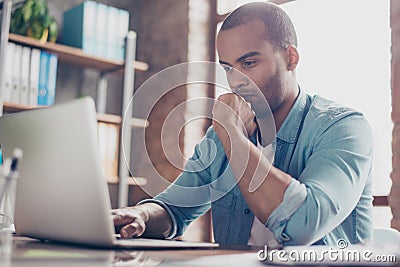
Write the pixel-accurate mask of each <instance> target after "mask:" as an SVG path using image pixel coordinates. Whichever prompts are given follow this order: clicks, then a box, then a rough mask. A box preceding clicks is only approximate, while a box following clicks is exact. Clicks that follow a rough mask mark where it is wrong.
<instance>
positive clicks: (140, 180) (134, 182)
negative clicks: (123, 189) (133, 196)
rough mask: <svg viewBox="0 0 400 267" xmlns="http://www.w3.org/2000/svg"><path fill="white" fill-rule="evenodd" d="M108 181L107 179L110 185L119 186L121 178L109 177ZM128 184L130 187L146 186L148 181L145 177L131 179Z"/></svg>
mask: <svg viewBox="0 0 400 267" xmlns="http://www.w3.org/2000/svg"><path fill="white" fill-rule="evenodd" d="M106 179H107V183H108V184H118V182H119V177H116V176H113V177H111V176H108V177H107V178H106ZM128 184H129V185H146V184H147V179H146V178H143V177H129V178H128Z"/></svg>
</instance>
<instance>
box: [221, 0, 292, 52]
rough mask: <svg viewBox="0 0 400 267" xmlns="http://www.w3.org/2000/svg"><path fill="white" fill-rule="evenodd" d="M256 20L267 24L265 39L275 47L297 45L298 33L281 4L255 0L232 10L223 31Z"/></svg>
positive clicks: (225, 21) (222, 28)
mask: <svg viewBox="0 0 400 267" xmlns="http://www.w3.org/2000/svg"><path fill="white" fill-rule="evenodd" d="M256 20H260V21H262V22H263V23H264V25H265V40H266V41H269V42H271V43H272V45H274V47H275V48H278V47H283V48H286V47H287V46H288V45H294V46H296V47H297V35H296V30H295V28H294V25H293V23H292V21H291V19H290V18H289V16H288V14H286V12H285V11H284V10H283V9H282V8H280V7H279V6H277V5H275V4H273V3H268V2H253V3H248V4H245V5H242V6H240V7H238V8H237V9H235V10H234V11H232V13H230V14H229V15H228V17H226V19H225V20H224V22H223V24H222V27H221V31H225V30H229V29H233V28H235V27H237V26H240V25H244V24H247V23H250V22H253V21H256Z"/></svg>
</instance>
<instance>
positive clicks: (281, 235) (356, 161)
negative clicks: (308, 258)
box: [266, 113, 373, 245]
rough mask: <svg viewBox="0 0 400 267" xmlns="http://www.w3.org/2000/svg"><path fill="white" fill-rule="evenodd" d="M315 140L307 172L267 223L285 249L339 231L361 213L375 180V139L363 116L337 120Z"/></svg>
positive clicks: (327, 126) (325, 127)
mask: <svg viewBox="0 0 400 267" xmlns="http://www.w3.org/2000/svg"><path fill="white" fill-rule="evenodd" d="M312 138H313V139H312V140H313V141H312V150H313V151H312V153H311V155H310V157H309V158H308V159H307V162H306V167H305V169H304V170H303V171H302V173H301V175H300V177H298V178H297V180H298V181H293V180H292V181H291V183H290V185H289V187H288V188H287V190H286V192H285V194H284V198H283V201H282V203H281V204H280V205H279V206H278V207H277V208H276V209H275V210H274V211H273V212H272V213H271V215H270V217H269V218H268V220H267V223H266V226H267V227H268V228H269V229H270V230H271V231H272V232H273V233H274V235H275V237H276V239H277V240H278V242H280V243H282V244H284V245H299V244H301V245H304V244H312V243H313V242H315V241H317V240H319V239H321V238H322V237H324V236H325V235H326V233H329V232H331V231H332V230H333V229H335V228H336V227H337V226H338V225H339V224H340V223H342V222H343V221H344V220H345V219H346V218H347V217H348V216H349V214H350V213H351V212H352V210H353V209H354V208H355V207H356V205H357V203H358V201H359V199H360V197H361V194H362V192H363V189H364V187H365V184H366V182H367V180H368V177H369V176H370V172H371V165H372V154H373V136H372V131H371V128H370V126H369V124H368V122H367V121H366V119H365V118H364V116H363V115H362V114H359V113H352V114H350V115H348V116H342V117H341V118H338V119H335V120H332V123H330V124H325V125H324V126H323V127H321V128H319V129H317V130H316V131H315V135H314V137H312ZM295 178H296V177H295Z"/></svg>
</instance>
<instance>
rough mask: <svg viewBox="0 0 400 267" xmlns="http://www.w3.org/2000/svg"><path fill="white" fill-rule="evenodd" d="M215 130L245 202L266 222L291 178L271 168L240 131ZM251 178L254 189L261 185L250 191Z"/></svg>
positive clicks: (258, 150)
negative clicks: (254, 184) (253, 181)
mask: <svg viewBox="0 0 400 267" xmlns="http://www.w3.org/2000/svg"><path fill="white" fill-rule="evenodd" d="M216 128H217V129H216V133H217V135H218V137H219V139H220V141H221V143H222V145H223V147H224V150H225V152H226V154H227V156H228V159H229V164H230V167H231V169H232V171H233V174H234V175H235V178H236V179H237V180H238V185H239V188H240V191H241V192H242V195H243V197H244V198H245V200H246V203H247V204H248V205H249V207H250V209H251V210H252V211H253V212H254V214H255V215H256V216H257V218H258V219H260V221H261V222H263V223H266V221H267V219H268V217H269V215H270V214H271V213H272V211H273V210H274V209H275V208H276V207H278V205H279V204H280V203H281V202H282V200H283V195H284V193H285V190H286V188H287V187H288V186H289V184H290V181H291V176H290V175H288V174H286V173H284V172H282V171H280V170H279V169H277V168H275V167H273V166H272V163H271V162H269V160H268V159H267V158H266V157H265V156H264V155H263V154H262V152H261V150H260V149H258V148H257V147H256V146H254V145H253V144H252V143H251V142H250V140H249V139H248V138H247V137H246V136H245V135H244V134H243V133H242V132H241V131H240V130H239V129H237V128H235V127H231V128H227V130H225V129H224V128H222V127H221V126H219V127H216ZM227 131H229V134H228V132H227ZM252 179H255V181H257V182H256V185H257V186H258V185H259V184H260V183H261V184H260V186H259V187H258V188H257V189H256V190H255V191H252V192H250V190H249V186H250V183H251V180H252ZM261 181H262V182H261Z"/></svg>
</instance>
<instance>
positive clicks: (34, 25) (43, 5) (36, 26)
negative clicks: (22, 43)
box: [10, 0, 58, 42]
mask: <svg viewBox="0 0 400 267" xmlns="http://www.w3.org/2000/svg"><path fill="white" fill-rule="evenodd" d="M10 31H11V32H12V33H16V34H21V35H26V36H30V37H33V38H35V39H39V40H40V41H42V42H46V41H49V42H55V41H56V39H57V35H58V29H57V22H56V21H55V19H54V17H53V16H51V15H50V14H49V10H48V8H47V2H46V0H26V1H25V2H24V3H23V5H22V6H20V7H18V8H16V9H15V10H14V11H13V13H12V16H11V24H10Z"/></svg>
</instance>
